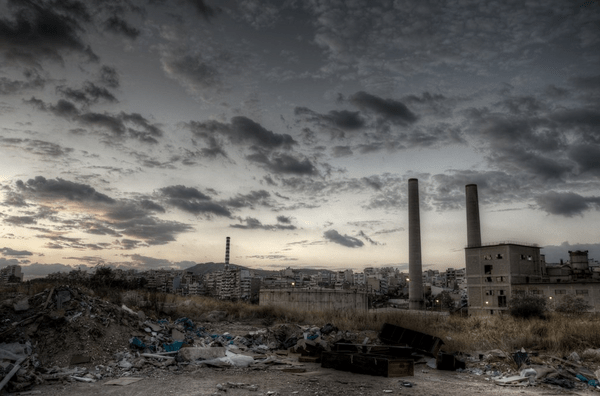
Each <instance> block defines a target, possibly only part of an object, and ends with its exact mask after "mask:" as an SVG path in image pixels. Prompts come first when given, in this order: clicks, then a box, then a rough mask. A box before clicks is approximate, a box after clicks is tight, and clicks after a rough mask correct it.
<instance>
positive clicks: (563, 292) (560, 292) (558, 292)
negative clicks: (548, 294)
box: [554, 289, 567, 295]
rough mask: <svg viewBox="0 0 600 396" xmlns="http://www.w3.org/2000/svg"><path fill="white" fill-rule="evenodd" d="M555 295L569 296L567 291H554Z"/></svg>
mask: <svg viewBox="0 0 600 396" xmlns="http://www.w3.org/2000/svg"><path fill="white" fill-rule="evenodd" d="M554 294H556V295H558V294H567V291H566V290H565V289H559V290H554Z"/></svg>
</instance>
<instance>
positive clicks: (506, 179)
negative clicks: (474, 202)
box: [427, 170, 545, 211]
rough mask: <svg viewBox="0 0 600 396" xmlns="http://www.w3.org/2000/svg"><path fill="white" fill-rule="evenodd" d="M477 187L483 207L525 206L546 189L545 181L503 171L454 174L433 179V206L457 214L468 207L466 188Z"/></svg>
mask: <svg viewBox="0 0 600 396" xmlns="http://www.w3.org/2000/svg"><path fill="white" fill-rule="evenodd" d="M467 184H476V185H477V189H478V192H479V202H480V203H481V204H483V205H488V204H498V203H511V202H524V201H527V200H529V199H531V198H532V195H533V191H535V190H537V189H539V188H544V186H545V185H544V184H543V181H541V180H537V181H536V180H535V179H529V178H527V179H525V178H518V177H514V175H513V174H510V173H506V172H501V171H481V172H478V171H471V170H460V171H457V170H453V171H450V172H448V173H445V174H437V175H433V176H431V182H430V183H429V185H428V186H427V191H428V195H429V197H430V198H431V200H430V203H431V204H432V205H433V206H435V207H436V209H437V210H439V211H444V210H457V209H462V208H464V206H465V186H466V185H467Z"/></svg>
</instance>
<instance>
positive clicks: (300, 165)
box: [246, 153, 317, 175]
mask: <svg viewBox="0 0 600 396" xmlns="http://www.w3.org/2000/svg"><path fill="white" fill-rule="evenodd" d="M246 159H247V160H249V161H251V162H255V163H257V164H260V165H262V166H264V167H265V168H266V169H268V170H269V171H271V172H273V173H277V174H296V175H316V174H317V169H316V168H315V166H314V165H313V164H312V162H310V160H309V159H308V158H304V159H299V158H296V157H295V156H292V155H289V154H273V155H271V156H268V155H266V154H264V153H256V154H250V155H248V156H247V157H246Z"/></svg>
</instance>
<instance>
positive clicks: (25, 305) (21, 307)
mask: <svg viewBox="0 0 600 396" xmlns="http://www.w3.org/2000/svg"><path fill="white" fill-rule="evenodd" d="M13 309H14V310H15V312H23V311H27V310H28V309H29V299H28V298H24V299H22V300H19V301H17V302H15V303H14V304H13Z"/></svg>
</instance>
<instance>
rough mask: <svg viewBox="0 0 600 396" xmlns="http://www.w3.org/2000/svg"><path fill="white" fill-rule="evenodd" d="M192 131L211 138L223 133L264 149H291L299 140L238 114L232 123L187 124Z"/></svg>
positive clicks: (245, 143) (238, 141) (235, 142)
mask: <svg viewBox="0 0 600 396" xmlns="http://www.w3.org/2000/svg"><path fill="white" fill-rule="evenodd" d="M187 127H188V128H189V129H190V130H191V131H192V133H193V134H194V135H196V136H198V137H202V138H205V139H206V138H211V137H214V135H217V134H218V135H221V136H224V137H226V138H228V139H229V141H230V142H231V143H232V144H236V145H248V144H250V145H256V146H258V147H260V148H263V149H276V148H283V149H290V148H291V147H292V146H293V145H295V144H297V142H296V141H295V140H294V139H292V137H291V136H290V135H288V134H278V133H274V132H272V131H269V130H268V129H266V128H265V127H263V126H262V125H260V124H259V123H257V122H255V121H253V120H251V119H249V118H247V117H243V116H236V117H233V118H232V119H231V123H229V124H226V123H221V122H218V121H207V122H197V121H192V122H190V123H188V124H187Z"/></svg>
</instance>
